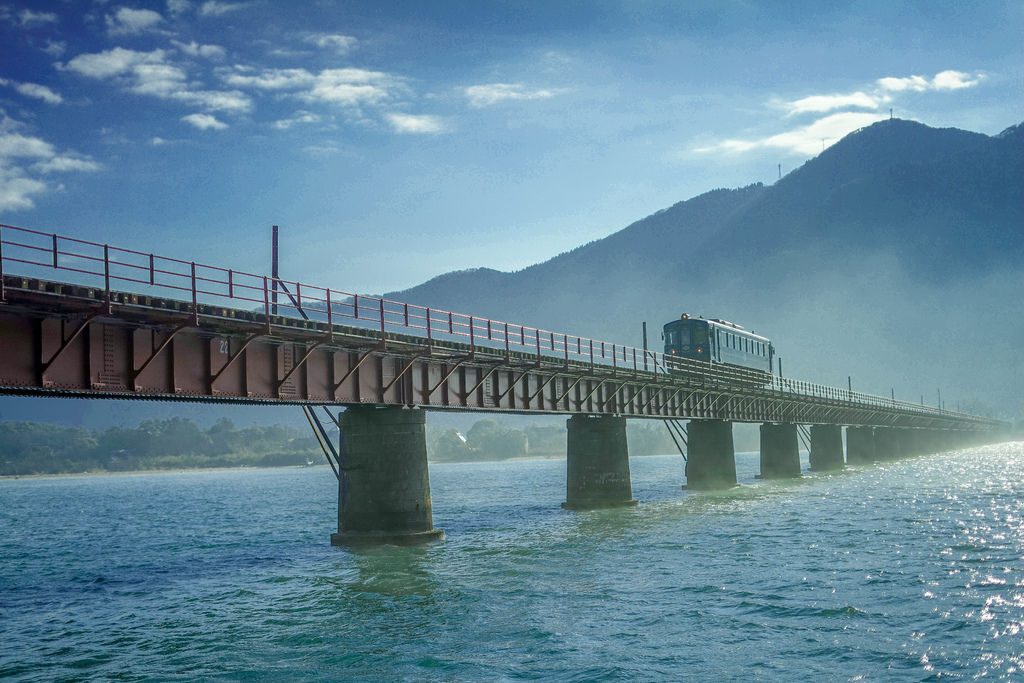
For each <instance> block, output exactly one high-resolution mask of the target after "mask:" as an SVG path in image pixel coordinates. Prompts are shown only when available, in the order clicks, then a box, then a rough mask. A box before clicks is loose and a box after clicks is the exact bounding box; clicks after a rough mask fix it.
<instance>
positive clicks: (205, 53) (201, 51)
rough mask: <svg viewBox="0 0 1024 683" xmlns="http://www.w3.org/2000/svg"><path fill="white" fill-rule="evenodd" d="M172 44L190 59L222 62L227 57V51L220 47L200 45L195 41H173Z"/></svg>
mask: <svg viewBox="0 0 1024 683" xmlns="http://www.w3.org/2000/svg"><path fill="white" fill-rule="evenodd" d="M171 42H172V43H173V44H174V45H175V46H177V48H178V49H179V50H181V51H182V52H183V53H185V54H187V55H188V56H190V57H203V58H204V59H216V60H221V59H224V58H225V57H226V56H227V50H225V49H224V48H222V47H221V46H220V45H200V44H199V43H197V42H196V41H194V40H193V41H192V42H191V43H183V42H181V41H179V40H172V41H171Z"/></svg>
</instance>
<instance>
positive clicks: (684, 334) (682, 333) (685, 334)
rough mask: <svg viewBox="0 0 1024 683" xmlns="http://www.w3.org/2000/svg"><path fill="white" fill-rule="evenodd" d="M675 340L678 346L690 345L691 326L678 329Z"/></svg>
mask: <svg viewBox="0 0 1024 683" xmlns="http://www.w3.org/2000/svg"><path fill="white" fill-rule="evenodd" d="M674 337H675V339H674V340H673V341H674V343H675V345H676V346H689V345H690V328H689V327H680V328H679V329H677V330H676V333H675V335H674Z"/></svg>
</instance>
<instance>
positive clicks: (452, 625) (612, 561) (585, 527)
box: [0, 443, 1024, 681]
mask: <svg viewBox="0 0 1024 683" xmlns="http://www.w3.org/2000/svg"><path fill="white" fill-rule="evenodd" d="M757 459H758V456H757V454H756V453H745V454H739V455H738V456H737V469H738V476H739V479H740V481H741V483H742V484H743V485H742V486H741V487H739V488H736V489H733V490H730V491H727V492H723V493H717V494H707V493H689V492H685V491H682V490H681V489H680V484H681V483H682V482H683V474H682V462H681V459H680V458H679V457H678V456H674V457H672V456H657V457H647V458H633V459H631V468H632V477H633V491H634V497H636V498H637V499H639V500H640V505H639V506H637V507H635V508H628V509H621V510H603V511H595V512H585V513H579V512H568V511H565V510H562V509H561V508H560V507H559V504H560V503H561V502H562V500H564V497H565V462H564V461H562V460H552V461H521V462H507V463H488V464H434V465H431V468H430V476H431V486H432V492H433V504H434V522H435V525H436V526H437V527H439V528H443V529H445V530H446V532H447V540H446V541H444V542H441V543H435V544H431V545H426V546H420V547H412V548H407V547H393V546H384V547H380V548H374V549H367V550H360V551H356V552H353V551H349V550H344V549H339V548H332V547H330V546H329V545H328V536H329V534H330V532H331V531H332V530H333V526H334V522H335V515H336V507H335V506H336V500H335V495H336V486H335V480H334V477H333V475H332V474H331V472H330V471H329V470H328V469H327V468H322V467H318V468H309V469H298V470H250V471H226V472H204V473H185V474H165V475H153V474H141V475H130V476H117V477H91V478H63V479H22V480H7V481H2V482H0V523H2V525H3V528H4V529H5V533H4V534H3V536H2V538H0V557H2V558H3V559H2V561H0V624H2V625H3V626H2V630H3V638H2V639H0V676H2V677H6V676H10V677H14V678H16V679H19V678H20V679H26V680H40V681H41V680H51V679H53V678H55V677H74V678H86V677H88V678H93V677H115V676H116V677H123V678H128V679H136V678H166V677H181V678H193V677H203V676H206V677H210V676H223V677H228V678H265V677H276V678H289V679H296V678H298V679H304V678H305V679H324V678H335V679H381V678H383V679H394V678H425V677H438V678H447V679H508V678H522V677H544V678H559V679H570V680H573V679H575V680H591V679H596V678H602V677H629V678H647V679H650V678H661V679H669V678H671V679H680V678H700V679H712V678H714V679H720V680H725V679H754V678H760V679H774V680H795V679H831V680H847V679H854V678H857V677H862V678H863V679H865V680H922V679H925V680H927V679H931V678H939V677H945V676H946V675H947V674H952V675H954V676H958V677H965V678H967V677H975V676H980V675H984V674H989V675H993V676H995V677H1001V678H1011V677H1013V676H1014V675H1015V673H1016V672H1017V669H1018V668H1019V667H1020V666H1021V664H1022V660H1024V641H1022V638H1021V634H1020V630H1021V628H1022V627H1024V443H1012V444H1003V445H999V446H990V447H986V448H979V449H971V450H965V451H957V452H952V453H947V454H942V455H937V456H932V457H928V458H919V459H914V460H909V461H903V462H898V463H892V464H886V465H878V466H871V467H864V468H859V469H848V470H847V471H844V472H842V473H837V474H831V475H828V474H814V475H805V476H804V477H803V478H801V479H799V480H794V481H788V482H761V481H755V480H754V474H755V473H756V472H757V469H758V462H757ZM804 465H805V466H806V456H805V462H804Z"/></svg>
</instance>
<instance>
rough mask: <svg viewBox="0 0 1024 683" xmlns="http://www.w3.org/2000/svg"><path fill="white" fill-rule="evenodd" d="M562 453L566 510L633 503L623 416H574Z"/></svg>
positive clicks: (568, 425) (563, 504)
mask: <svg viewBox="0 0 1024 683" xmlns="http://www.w3.org/2000/svg"><path fill="white" fill-rule="evenodd" d="M566 426H567V427H568V428H569V433H568V437H567V448H566V453H565V456H566V457H565V468H566V476H565V502H564V503H562V507H564V508H566V509H568V510H591V509H595V508H608V507H622V506H625V505H636V500H634V499H633V486H632V483H631V482H630V479H629V448H628V447H627V444H626V418H624V417H618V416H614V415H573V416H572V417H570V418H569V419H568V420H566Z"/></svg>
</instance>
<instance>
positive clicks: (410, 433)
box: [331, 406, 444, 545]
mask: <svg viewBox="0 0 1024 683" xmlns="http://www.w3.org/2000/svg"><path fill="white" fill-rule="evenodd" d="M425 423H426V418H425V413H424V412H423V411H422V410H407V409H404V408H397V407H386V408H378V407H374V406H355V407H351V408H348V409H347V410H345V412H344V413H342V414H341V432H342V439H343V447H344V450H343V451H342V452H343V453H344V461H343V465H342V471H341V474H342V476H341V480H340V481H339V482H338V533H336V534H331V543H332V544H333V545H364V544H381V543H396V544H411V543H420V542H423V541H433V540H436V539H441V538H444V531H442V530H441V529H435V528H434V521H433V513H432V511H431V505H430V478H429V476H428V473H427V442H426V436H425V433H424V425H425Z"/></svg>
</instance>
